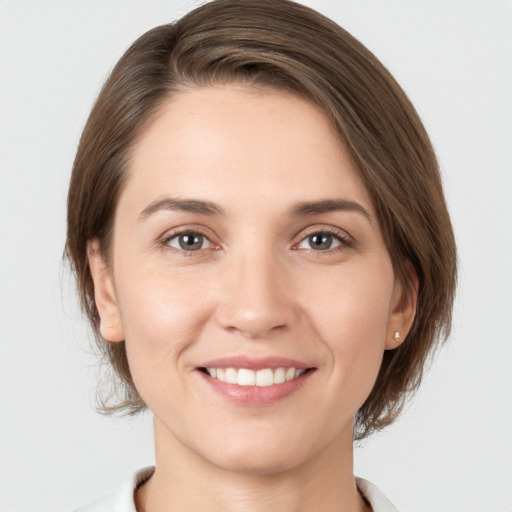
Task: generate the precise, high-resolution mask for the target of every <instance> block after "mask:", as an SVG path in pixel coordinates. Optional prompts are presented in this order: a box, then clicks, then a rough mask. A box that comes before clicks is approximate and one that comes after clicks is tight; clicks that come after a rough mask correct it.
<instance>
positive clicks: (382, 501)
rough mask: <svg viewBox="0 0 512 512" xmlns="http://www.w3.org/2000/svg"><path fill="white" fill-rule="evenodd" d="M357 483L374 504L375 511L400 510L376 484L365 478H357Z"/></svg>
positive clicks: (392, 511) (390, 511)
mask: <svg viewBox="0 0 512 512" xmlns="http://www.w3.org/2000/svg"><path fill="white" fill-rule="evenodd" d="M356 484H357V488H358V489H359V491H360V493H361V494H362V495H363V496H364V497H365V498H366V499H367V500H368V502H369V503H370V505H371V506H372V509H373V512H399V511H398V509H397V508H396V507H395V506H394V505H393V504H392V503H391V502H390V501H389V500H388V499H387V498H386V496H384V494H383V493H382V491H381V490H380V489H379V488H378V487H377V486H376V485H375V484H372V483H371V482H369V481H368V480H365V479H364V478H356Z"/></svg>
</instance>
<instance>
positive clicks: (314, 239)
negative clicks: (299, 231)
mask: <svg viewBox="0 0 512 512" xmlns="http://www.w3.org/2000/svg"><path fill="white" fill-rule="evenodd" d="M309 239H310V242H311V245H312V246H313V247H315V248H316V249H320V250H324V251H325V250H326V249H329V248H330V247H331V245H332V236H331V235H326V234H320V235H312V236H310V237H309Z"/></svg>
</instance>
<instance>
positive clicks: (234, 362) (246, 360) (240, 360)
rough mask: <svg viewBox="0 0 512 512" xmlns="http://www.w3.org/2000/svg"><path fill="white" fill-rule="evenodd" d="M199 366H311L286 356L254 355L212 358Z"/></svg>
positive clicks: (249, 368)
mask: <svg viewBox="0 0 512 512" xmlns="http://www.w3.org/2000/svg"><path fill="white" fill-rule="evenodd" d="M199 368H247V369H248V370H263V369H264V368H295V369H297V370H301V369H303V370H306V369H308V368H313V366H312V365H308V364H306V363H303V362H301V361H297V360H295V359H290V358H288V357H276V356H266V357H254V356H230V357H222V358H219V359H212V360H211V361H207V362H205V363H203V364H201V365H199Z"/></svg>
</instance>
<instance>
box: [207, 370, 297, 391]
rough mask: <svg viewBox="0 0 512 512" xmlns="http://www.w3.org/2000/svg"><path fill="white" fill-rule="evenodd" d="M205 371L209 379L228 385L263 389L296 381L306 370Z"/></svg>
mask: <svg viewBox="0 0 512 512" xmlns="http://www.w3.org/2000/svg"><path fill="white" fill-rule="evenodd" d="M206 371H207V373H208V375H209V376H210V377H213V378H214V379H218V380H220V381H221V382H226V383H228V384H238V385H239V386H259V387H265V386H272V385H273V384H282V383H283V382H287V381H289V380H292V379H296V378H297V377H300V376H301V375H303V374H304V373H305V371H306V370H303V369H299V370H297V369H295V368H286V369H285V368H276V369H272V368H264V369H262V370H257V371H254V370H249V369H247V368H240V369H239V370H237V369H236V368H206Z"/></svg>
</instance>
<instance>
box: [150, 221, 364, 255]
mask: <svg viewBox="0 0 512 512" xmlns="http://www.w3.org/2000/svg"><path fill="white" fill-rule="evenodd" d="M188 234H190V235H196V236H197V235H199V236H200V237H202V238H204V239H206V240H207V241H208V242H209V243H210V244H212V246H213V248H212V247H210V248H207V249H198V250H195V251H187V250H185V249H178V248H176V247H171V246H170V245H169V243H170V242H171V240H173V239H174V238H176V237H179V236H183V235H188ZM313 235H329V236H332V237H333V238H334V239H335V240H336V241H338V242H339V245H338V246H336V247H334V248H332V249H331V248H329V249H325V250H314V249H304V250H307V251H308V252H310V253H311V254H313V255H314V256H315V257H320V256H322V255H323V254H333V253H337V252H340V251H343V250H346V249H347V248H348V249H350V248H354V247H355V246H356V242H355V240H354V239H353V238H352V237H350V236H349V235H348V234H346V233H345V234H342V233H341V232H340V231H339V230H337V229H334V228H329V227H325V228H320V229H315V230H311V231H309V232H307V233H305V234H304V236H303V237H302V238H301V239H300V241H299V242H297V243H296V244H294V246H293V249H295V250H301V249H297V248H296V246H297V245H300V244H301V243H303V242H304V241H306V240H307V239H308V238H309V237H311V236H313ZM159 244H160V246H161V247H162V248H164V249H166V250H169V251H173V252H176V253H179V254H180V255H181V256H183V257H185V258H189V257H197V256H199V255H200V254H201V253H203V252H204V251H205V250H212V249H213V250H215V247H219V245H218V244H215V243H214V242H212V241H211V239H210V237H209V236H208V235H207V234H206V233H205V232H204V231H202V230H201V229H178V230H176V231H172V232H170V233H166V234H165V235H164V236H163V237H162V239H161V240H160V242H159Z"/></svg>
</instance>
